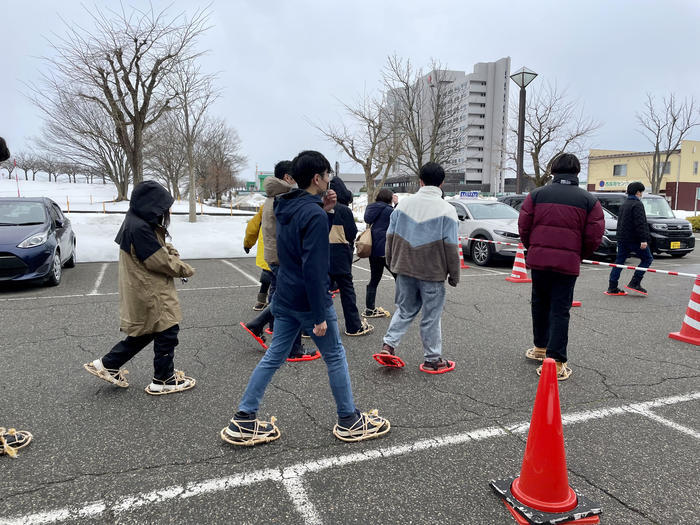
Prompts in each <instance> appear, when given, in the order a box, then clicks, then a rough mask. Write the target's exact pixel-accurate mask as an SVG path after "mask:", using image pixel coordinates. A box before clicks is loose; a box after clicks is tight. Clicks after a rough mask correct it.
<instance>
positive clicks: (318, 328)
mask: <svg viewBox="0 0 700 525" xmlns="http://www.w3.org/2000/svg"><path fill="white" fill-rule="evenodd" d="M326 330H328V325H327V324H326V321H323V322H322V323H321V324H315V325H314V335H315V336H317V337H323V336H324V335H326Z"/></svg>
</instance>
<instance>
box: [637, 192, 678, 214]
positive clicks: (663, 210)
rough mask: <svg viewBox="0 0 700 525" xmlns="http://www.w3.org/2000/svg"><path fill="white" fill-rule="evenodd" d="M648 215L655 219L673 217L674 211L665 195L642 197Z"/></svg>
mask: <svg viewBox="0 0 700 525" xmlns="http://www.w3.org/2000/svg"><path fill="white" fill-rule="evenodd" d="M642 203H643V204H644V211H645V212H646V213H647V217H652V218H654V219H673V218H674V217H675V216H674V215H673V211H672V210H671V207H670V206H669V205H668V202H667V201H666V199H664V198H663V197H642Z"/></svg>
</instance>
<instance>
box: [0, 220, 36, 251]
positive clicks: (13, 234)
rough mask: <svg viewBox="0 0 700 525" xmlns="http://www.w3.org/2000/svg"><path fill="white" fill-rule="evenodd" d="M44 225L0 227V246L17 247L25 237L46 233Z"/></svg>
mask: <svg viewBox="0 0 700 525" xmlns="http://www.w3.org/2000/svg"><path fill="white" fill-rule="evenodd" d="M46 229H47V226H46V224H30V225H28V226H0V246H1V245H3V244H7V245H12V246H17V245H18V244H19V243H21V242H22V241H23V240H24V239H26V238H27V237H31V236H32V235H34V234H36V233H40V232H44V231H46Z"/></svg>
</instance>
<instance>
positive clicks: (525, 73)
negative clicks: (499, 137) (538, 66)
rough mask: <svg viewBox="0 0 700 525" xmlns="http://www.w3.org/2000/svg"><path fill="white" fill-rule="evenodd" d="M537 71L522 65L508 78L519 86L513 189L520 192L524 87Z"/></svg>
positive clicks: (523, 139) (523, 150)
mask: <svg viewBox="0 0 700 525" xmlns="http://www.w3.org/2000/svg"><path fill="white" fill-rule="evenodd" d="M536 76H537V73H535V72H534V71H532V70H530V69H528V68H526V67H523V68H521V69H519V70H518V71H516V72H515V73H513V74H512V75H511V76H510V79H511V80H512V81H513V82H515V83H516V84H517V85H518V87H520V103H519V104H518V156H517V159H516V163H517V166H516V170H517V173H516V176H515V191H516V193H518V194H520V193H522V180H523V176H524V175H525V173H524V172H523V155H524V152H525V137H524V134H525V88H526V87H527V85H528V84H529V83H530V82H532V81H533V80H534V79H535V77H536Z"/></svg>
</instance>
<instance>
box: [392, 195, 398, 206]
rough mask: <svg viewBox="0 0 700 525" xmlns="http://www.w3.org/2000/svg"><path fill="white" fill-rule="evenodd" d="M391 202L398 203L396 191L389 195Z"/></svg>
mask: <svg viewBox="0 0 700 525" xmlns="http://www.w3.org/2000/svg"><path fill="white" fill-rule="evenodd" d="M391 203H392V204H398V203H399V196H398V195H397V194H396V193H394V194H393V195H392V196H391Z"/></svg>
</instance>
